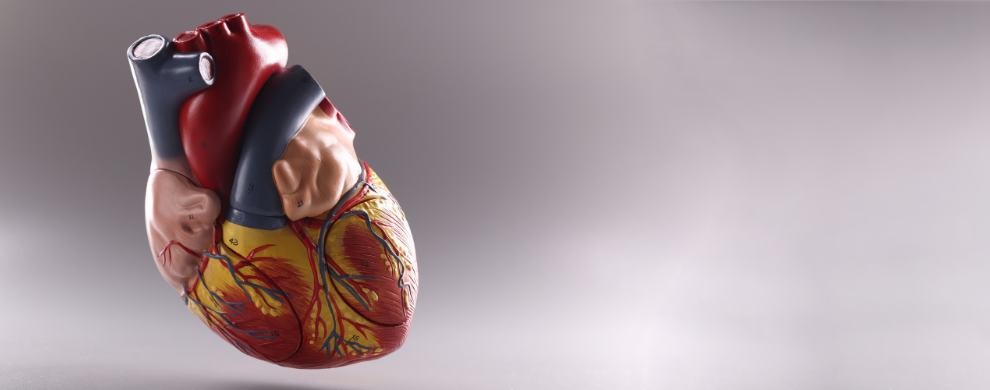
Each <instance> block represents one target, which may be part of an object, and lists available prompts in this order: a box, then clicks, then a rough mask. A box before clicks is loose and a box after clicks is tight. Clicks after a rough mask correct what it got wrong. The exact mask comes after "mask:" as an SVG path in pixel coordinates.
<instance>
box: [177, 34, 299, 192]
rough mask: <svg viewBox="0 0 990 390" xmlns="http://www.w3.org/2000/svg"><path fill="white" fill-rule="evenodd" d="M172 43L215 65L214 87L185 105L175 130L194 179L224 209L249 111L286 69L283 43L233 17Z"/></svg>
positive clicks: (280, 37) (275, 35)
mask: <svg viewBox="0 0 990 390" xmlns="http://www.w3.org/2000/svg"><path fill="white" fill-rule="evenodd" d="M173 42H174V43H175V45H176V47H177V50H178V51H179V52H187V51H206V52H209V53H210V54H211V55H212V56H213V61H214V63H215V64H216V77H215V79H216V80H215V81H214V83H213V86H211V87H210V88H208V89H206V90H203V91H201V92H199V93H196V94H194V95H192V96H191V97H189V99H188V100H186V102H185V104H184V105H183V106H182V109H181V112H180V114H179V128H180V131H181V134H182V145H183V148H184V150H185V152H186V156H187V157H188V158H189V164H190V166H191V167H192V171H193V174H195V175H196V178H197V179H199V182H200V183H202V185H203V187H205V188H208V189H211V190H213V191H216V192H217V194H218V195H219V196H220V199H221V201H222V202H223V203H224V204H226V203H227V201H228V199H230V188H231V184H232V182H233V178H234V172H235V170H236V168H237V161H238V154H239V150H238V145H239V144H240V140H241V133H242V131H243V129H244V123H245V120H246V119H247V115H248V111H249V110H250V109H251V104H252V103H253V102H254V98H255V96H257V95H258V92H259V91H260V90H261V87H262V86H263V85H264V84H265V82H266V81H268V78H269V77H270V76H271V75H272V74H273V73H275V72H277V71H279V70H281V69H282V68H283V67H285V64H286V61H287V59H288V55H289V53H288V48H287V46H286V43H285V38H283V37H282V33H280V32H279V31H278V30H277V29H275V28H274V27H271V26H265V25H251V24H248V22H247V19H246V18H245V17H244V14H233V15H228V16H224V17H222V18H220V19H219V20H216V21H213V22H210V23H207V24H204V25H202V26H199V28H197V29H196V30H192V31H187V32H184V33H182V34H179V35H178V36H176V37H175V38H174V39H173Z"/></svg>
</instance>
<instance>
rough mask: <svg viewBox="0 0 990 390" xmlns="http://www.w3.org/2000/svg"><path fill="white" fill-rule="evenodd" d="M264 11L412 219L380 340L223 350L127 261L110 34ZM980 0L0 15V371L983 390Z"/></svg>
mask: <svg viewBox="0 0 990 390" xmlns="http://www.w3.org/2000/svg"><path fill="white" fill-rule="evenodd" d="M233 12H245V13H246V14H247V16H248V20H249V21H251V22H253V23H263V24H271V25H274V26H276V27H277V28H279V29H280V30H281V31H282V32H283V34H284V35H285V36H286V38H287V39H288V42H289V48H290V50H289V52H290V55H289V63H290V64H303V65H304V66H306V68H307V69H308V70H310V71H311V72H312V73H313V74H314V75H315V76H316V77H318V79H319V81H320V83H321V84H322V85H323V86H324V87H325V89H326V90H327V92H328V95H329V96H330V98H331V99H332V100H333V102H334V103H335V104H336V105H337V106H338V107H339V108H340V109H341V110H342V112H344V113H345V114H346V115H347V118H348V119H349V120H350V122H351V123H352V124H353V125H354V127H355V129H356V131H357V140H356V147H357V150H358V154H359V156H360V157H361V158H362V159H364V160H366V161H368V162H369V163H370V164H371V166H373V167H374V168H375V169H376V170H377V171H378V172H379V173H380V174H381V176H382V177H383V179H384V180H385V182H386V183H387V184H388V185H389V187H390V188H391V189H392V190H393V192H394V193H395V194H396V196H397V197H398V199H399V200H400V202H401V203H402V206H403V208H404V209H405V210H406V212H407V215H408V218H409V221H410V223H411V225H412V228H413V234H414V237H415V239H416V243H417V249H418V258H419V264H420V267H421V269H420V271H421V276H422V280H421V283H422V284H421V291H420V300H419V306H418V308H417V311H416V315H415V319H414V322H413V327H412V333H411V335H410V337H409V339H408V342H407V343H406V345H405V347H403V348H402V349H401V350H400V351H398V352H397V353H395V354H393V355H391V356H388V357H386V358H384V359H381V360H378V361H375V362H369V363H363V364H359V365H356V366H351V367H346V368H341V369H334V370H324V371H298V370H292V369H285V368H280V367H277V366H274V365H270V364H266V363H262V362H259V361H256V360H254V359H251V358H248V357H245V356H243V355H241V354H240V353H239V352H237V351H236V350H235V349H234V348H232V347H230V346H229V345H227V344H226V343H225V342H223V341H221V340H220V339H219V338H217V337H216V336H214V335H213V334H212V333H211V332H209V331H208V330H207V329H206V327H205V326H203V325H202V324H200V323H199V321H198V320H197V319H196V318H195V317H194V316H193V315H192V314H190V313H189V312H188V311H187V310H186V309H185V308H184V307H183V306H182V304H181V302H180V300H179V298H178V297H177V296H176V293H175V292H174V291H172V290H171V289H170V288H169V287H168V286H167V285H166V284H165V282H163V281H162V280H161V279H160V277H159V275H158V273H157V271H156V270H155V267H154V266H153V264H152V258H151V254H150V251H149V250H148V247H147V242H146V239H145V232H144V223H143V218H144V216H143V213H144V212H143V201H144V189H145V180H146V176H147V171H148V162H149V158H150V155H149V150H148V146H147V139H146V135H145V132H144V128H143V122H142V118H141V112H140V108H139V105H138V100H137V94H136V92H135V90H134V85H133V81H132V80H131V76H130V72H129V70H128V67H127V62H126V59H125V55H124V50H125V48H126V47H127V46H128V45H129V44H130V43H131V42H133V41H134V40H135V39H136V38H138V37H140V36H142V35H145V34H149V33H159V34H163V35H166V36H174V35H175V34H178V33H180V32H182V31H184V30H186V29H190V28H193V27H195V26H197V25H199V24H201V23H205V22H207V21H210V20H213V19H215V18H217V17H220V16H222V15H225V14H228V13H233ZM988 20H990V4H924V3H910V4H894V3H841V4H824V3H796V4H795V3H791V4H787V3H702V4H697V3H648V2H641V3H640V2H542V1H541V2H528V1H526V2H523V1H521V2H470V3H464V2H456V1H449V2H438V1H410V2H405V1H396V2H302V1H299V2H280V3H277V4H276V2H247V3H232V2H222V1H216V2H203V3H199V2H183V1H169V2H144V3H137V2H123V1H121V2H109V1H99V2H89V3H88V4H85V5H82V4H79V5H71V4H65V3H63V2H53V1H30V2H29V1H11V0H0V75H2V76H0V119H2V120H0V131H2V132H0V183H2V186H0V204H2V211H3V212H2V213H0V222H2V223H0V297H2V299H0V302H2V304H0V388H10V389H24V388H108V389H114V388H119V389H132V388H205V389H315V388H328V389H548V388H588V389H613V388H629V389H654V388H660V389H797V388H800V389H832V388H846V389H888V388H894V389H911V388H915V389H937V388H945V389H962V388H990V371H988V370H987V369H986V367H987V366H988V364H990V299H988V298H990V283H987V280H988V276H990V262H988V261H987V258H988V255H990V246H988V240H987V237H988V235H990V207H988V205H990V153H988V149H990V132H988V131H987V130H988V129H990V110H988V109H987V108H988V107H990V23H988Z"/></svg>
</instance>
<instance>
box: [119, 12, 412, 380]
mask: <svg viewBox="0 0 990 390" xmlns="http://www.w3.org/2000/svg"><path fill="white" fill-rule="evenodd" d="M287 57H288V49H287V46H286V43H285V39H284V38H283V37H282V34H281V33H280V32H279V31H278V30H276V29H275V28H274V27H271V26H265V25H257V24H255V25H252V24H249V23H248V22H247V20H246V19H245V17H244V15H243V14H235V15H229V16H225V17H223V18H221V19H219V20H217V21H214V22H210V23H207V24H204V25H202V26H199V28H197V29H196V30H191V31H187V32H184V33H182V34H179V35H178V36H177V37H175V38H174V39H172V40H168V39H166V38H165V37H163V36H161V35H148V36H145V37H142V38H141V39H138V40H137V42H134V44H132V45H131V46H130V47H129V48H128V49H127V58H128V60H129V61H130V64H131V71H132V73H133V75H134V81H135V83H136V84H137V89H138V95H139V97H140V99H141V108H142V109H143V111H144V119H145V124H146V125H147V128H148V135H149V140H150V142H151V150H152V164H151V174H150V176H149V177H148V190H147V200H146V206H145V214H146V219H147V228H148V240H149V242H150V243H151V250H152V252H153V254H154V256H155V261H156V264H157V265H158V270H159V271H160V272H161V274H162V276H163V277H164V278H165V280H166V281H168V283H169V284H171V285H172V287H173V288H175V289H176V290H177V291H179V292H180V294H181V296H182V298H183V300H184V301H185V303H186V305H187V306H188V307H189V310H190V311H192V312H193V314H195V315H196V316H197V317H199V318H200V319H201V320H202V321H203V323H205V324H206V326H208V327H209V328H210V329H211V330H212V331H213V332H215V333H216V334H217V335H219V336H220V337H222V338H223V339H224V340H227V342H229V343H230V344H231V345H233V346H234V347H236V348H237V349H239V350H240V351H242V352H244V353H245V354H248V355H250V356H253V357H255V358H258V359H261V360H265V361H269V362H272V363H275V364H278V365H282V366H286V367H295V368H328V367H338V366H343V365H347V364H352V363H356V362H360V361H363V360H371V359H377V358H379V357H382V356H384V355H387V354H389V353H391V352H393V351H395V350H396V349H398V348H399V347H400V346H402V343H403V341H405V338H406V335H407V334H408V332H409V325H410V322H411V321H412V314H413V309H414V308H415V307H416V292H417V290H418V274H417V268H416V250H415V246H414V245H413V240H412V235H411V234H410V232H409V225H408V224H407V223H406V219H405V214H404V213H403V212H402V209H401V208H400V207H399V203H398V202H396V200H395V198H394V197H393V196H392V194H391V193H390V192H389V190H388V188H386V187H385V185H384V184H383V183H382V181H381V179H380V178H379V177H378V175H376V174H375V172H374V171H372V170H371V168H370V167H369V166H368V165H367V164H365V163H364V162H362V161H361V160H359V159H358V158H357V154H356V153H355V152H354V144H353V141H354V131H353V130H352V129H351V127H350V124H348V123H347V121H346V120H345V119H344V117H343V115H341V114H340V113H339V112H338V111H337V109H336V108H334V106H333V104H331V103H330V101H329V100H328V99H327V98H326V95H325V93H324V91H323V89H322V88H321V87H320V84H319V83H317V82H316V80H315V78H314V77H313V76H311V75H310V74H309V73H308V72H307V71H306V70H305V69H303V68H302V67H301V66H298V65H294V66H290V67H286V66H285V65H286V60H287Z"/></svg>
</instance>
